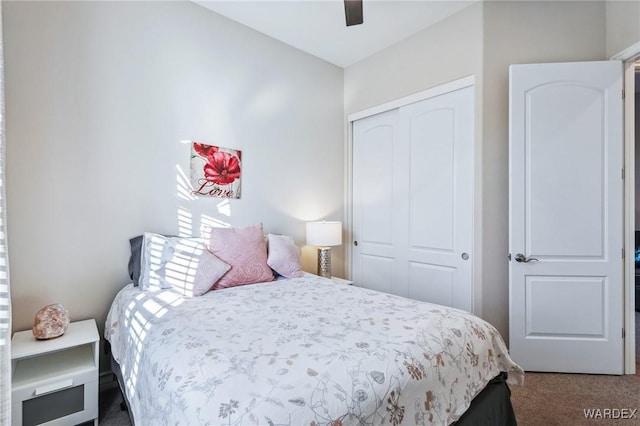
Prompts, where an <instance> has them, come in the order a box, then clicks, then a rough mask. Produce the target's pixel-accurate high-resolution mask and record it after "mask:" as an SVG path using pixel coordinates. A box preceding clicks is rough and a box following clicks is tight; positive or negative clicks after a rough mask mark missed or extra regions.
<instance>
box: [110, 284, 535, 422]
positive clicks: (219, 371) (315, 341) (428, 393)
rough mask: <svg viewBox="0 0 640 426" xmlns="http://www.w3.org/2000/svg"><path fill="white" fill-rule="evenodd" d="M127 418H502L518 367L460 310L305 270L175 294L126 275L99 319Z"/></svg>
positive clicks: (507, 418) (508, 414)
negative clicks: (133, 281) (136, 282)
mask: <svg viewBox="0 0 640 426" xmlns="http://www.w3.org/2000/svg"><path fill="white" fill-rule="evenodd" d="M105 338H106V339H107V341H108V343H109V346H110V350H111V356H112V359H113V363H112V365H113V368H114V372H115V373H116V375H117V376H118V378H119V384H120V387H121V390H122V392H123V395H124V398H125V400H126V402H127V405H128V406H129V414H130V417H131V419H132V422H134V423H135V424H136V425H142V426H145V425H169V424H170V425H196V424H203V425H204V424H208V425H217V424H220V425H223V424H224V425H310V426H320V425H331V426H340V425H380V424H390V425H393V426H397V425H449V424H454V423H455V424H458V425H492V426H498V425H511V424H515V417H514V415H513V409H512V407H511V404H510V401H509V389H508V386H507V385H506V383H505V380H508V381H509V383H513V384H520V383H522V380H523V371H522V369H521V368H520V367H519V366H518V365H516V364H515V363H514V362H513V361H512V360H511V359H510V358H509V355H508V353H507V349H506V347H505V344H504V342H503V340H502V338H501V337H500V335H499V333H498V332H497V331H496V329H495V328H494V327H492V326H491V325H490V324H488V323H487V322H485V321H483V320H481V319H480V318H478V317H475V316H473V315H471V314H469V313H467V312H464V311H460V310H456V309H452V308H447V307H443V306H440V305H434V304H430V303H425V302H420V301H415V300H410V299H406V298H403V297H399V296H395V295H390V294H385V293H380V292H377V291H373V290H367V289H364V288H360V287H356V286H349V285H345V284H338V283H335V282H333V281H331V280H328V279H324V278H321V277H318V276H315V275H311V274H306V273H305V274H302V276H301V277H299V278H291V279H280V280H276V281H271V282H264V283H254V284H250V285H243V286H238V287H233V288H224V289H220V290H216V291H209V292H207V293H206V294H203V295H202V296H200V297H185V296H184V295H182V294H180V292H177V291H175V290H174V289H171V288H168V289H156V290H154V291H148V290H147V291H144V290H141V288H140V287H134V286H133V285H132V284H129V285H127V286H125V287H124V288H123V289H122V290H121V291H120V292H119V293H118V294H117V296H116V297H115V300H114V301H113V304H112V306H111V308H110V310H109V313H108V317H107V320H106V324H105Z"/></svg>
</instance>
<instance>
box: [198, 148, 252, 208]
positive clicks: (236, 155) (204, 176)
mask: <svg viewBox="0 0 640 426" xmlns="http://www.w3.org/2000/svg"><path fill="white" fill-rule="evenodd" d="M241 174H242V151H239V150H237V149H230V148H222V147H219V146H213V145H205V144H203V143H200V142H192V143H191V187H192V191H191V193H192V194H194V195H199V196H205V197H219V198H240V184H241V182H242V176H241Z"/></svg>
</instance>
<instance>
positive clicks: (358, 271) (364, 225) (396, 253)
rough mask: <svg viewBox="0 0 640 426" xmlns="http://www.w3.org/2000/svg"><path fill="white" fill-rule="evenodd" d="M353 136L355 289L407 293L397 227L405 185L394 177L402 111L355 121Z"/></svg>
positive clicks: (393, 111) (353, 277)
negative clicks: (365, 288) (399, 116)
mask: <svg viewBox="0 0 640 426" xmlns="http://www.w3.org/2000/svg"><path fill="white" fill-rule="evenodd" d="M353 135H354V137H353V141H354V143H353V159H354V160H353V239H354V242H353V244H354V245H353V276H352V279H353V281H354V285H360V286H365V287H367V288H371V289H375V290H380V291H385V292H389V293H395V294H402V295H406V292H404V293H403V292H402V291H401V290H399V287H398V283H401V282H402V278H401V276H402V267H401V266H399V264H398V262H399V257H402V255H403V250H402V249H401V247H402V245H403V244H402V243H401V242H399V241H398V235H397V231H398V224H397V223H396V222H397V221H398V213H397V211H398V208H399V207H398V203H399V202H402V196H401V195H400V194H401V191H400V185H402V184H401V182H400V180H399V179H398V177H397V175H396V173H395V172H396V171H397V169H398V168H399V165H398V164H397V163H398V161H399V159H400V156H399V155H398V151H399V150H400V149H401V147H400V144H399V142H398V111H397V110H392V111H388V112H385V113H382V114H378V115H374V116H372V117H368V118H365V119H362V120H358V121H356V122H354V124H353ZM401 263H402V262H401ZM405 281H406V280H405Z"/></svg>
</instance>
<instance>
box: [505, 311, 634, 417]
mask: <svg viewBox="0 0 640 426" xmlns="http://www.w3.org/2000/svg"><path fill="white" fill-rule="evenodd" d="M639 325H640V314H638V313H636V341H637V344H638V343H640V339H638V336H640V326H639ZM636 366H638V367H639V368H637V369H636V371H637V372H638V373H637V374H636V375H635V376H595V375H587V374H551V373H527V374H526V375H525V385H524V386H511V402H512V403H513V409H514V411H515V413H516V418H517V420H518V425H519V426H553V425H562V426H582V425H587V426H588V425H601V424H602V425H625V426H626V425H628V426H632V425H640V346H637V349H636ZM597 409H600V414H601V415H602V416H603V417H605V416H606V415H607V412H605V411H604V410H605V409H610V410H611V411H609V412H608V413H609V417H610V418H609V419H604V418H602V419H593V418H591V419H587V418H585V410H592V411H591V413H592V414H596V413H598V412H597V411H593V410H597ZM623 409H625V410H627V411H622V410H623ZM616 410H619V411H616ZM633 410H637V411H636V412H635V416H632V412H633ZM625 414H626V417H633V418H626V419H624V418H622V416H623V415H625ZM616 417H618V418H617V419H616Z"/></svg>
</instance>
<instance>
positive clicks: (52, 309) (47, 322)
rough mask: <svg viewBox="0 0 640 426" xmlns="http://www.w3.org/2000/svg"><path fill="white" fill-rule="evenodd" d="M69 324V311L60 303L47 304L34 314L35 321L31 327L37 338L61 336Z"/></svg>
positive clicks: (44, 338)
mask: <svg viewBox="0 0 640 426" xmlns="http://www.w3.org/2000/svg"><path fill="white" fill-rule="evenodd" d="M68 326H69V312H68V311H67V310H66V309H65V307H64V306H62V305H61V304H60V303H54V304H53V305H47V306H45V307H44V308H42V309H40V310H39V311H38V313H37V314H36V322H35V324H34V325H33V328H32V329H31V330H32V331H33V336H34V337H35V338H36V339H38V340H47V339H53V338H55V337H59V336H62V335H63V334H64V332H65V331H67V327H68Z"/></svg>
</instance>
